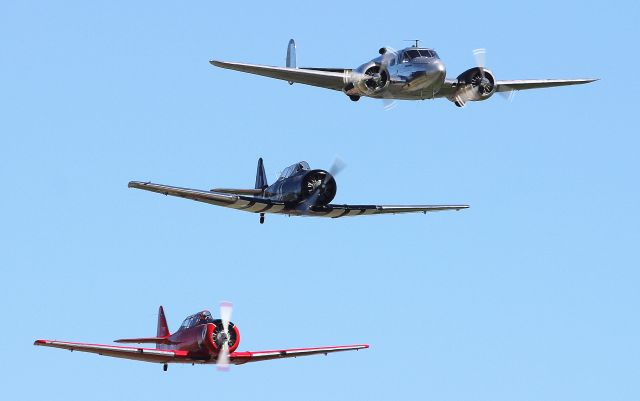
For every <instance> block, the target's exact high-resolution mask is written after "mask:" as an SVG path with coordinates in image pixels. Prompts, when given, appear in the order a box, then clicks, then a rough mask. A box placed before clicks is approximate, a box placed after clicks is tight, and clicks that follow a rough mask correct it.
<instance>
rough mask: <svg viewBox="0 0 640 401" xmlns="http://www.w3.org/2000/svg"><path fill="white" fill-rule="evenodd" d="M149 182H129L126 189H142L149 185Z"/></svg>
mask: <svg viewBox="0 0 640 401" xmlns="http://www.w3.org/2000/svg"><path fill="white" fill-rule="evenodd" d="M150 183H151V181H147V182H142V181H129V184H127V187H128V188H138V189H140V188H143V187H145V186H147V185H148V184H150Z"/></svg>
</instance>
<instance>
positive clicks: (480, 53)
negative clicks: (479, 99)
mask: <svg viewBox="0 0 640 401" xmlns="http://www.w3.org/2000/svg"><path fill="white" fill-rule="evenodd" d="M473 57H474V58H475V60H476V66H478V68H479V69H480V75H481V77H482V82H481V83H480V85H481V86H480V87H479V89H480V90H481V93H486V92H490V91H491V90H492V89H493V84H492V83H491V82H490V81H489V80H488V79H487V78H486V77H485V74H484V70H485V66H486V62H487V50H486V49H475V50H474V51H473ZM487 83H488V85H487ZM474 86H475V84H474ZM498 94H499V95H500V96H502V97H503V98H504V99H505V100H508V101H511V100H513V97H514V96H515V94H516V91H515V89H511V90H510V91H508V92H498Z"/></svg>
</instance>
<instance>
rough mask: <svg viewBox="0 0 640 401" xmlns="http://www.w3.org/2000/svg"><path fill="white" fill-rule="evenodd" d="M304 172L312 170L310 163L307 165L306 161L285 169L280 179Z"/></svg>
mask: <svg viewBox="0 0 640 401" xmlns="http://www.w3.org/2000/svg"><path fill="white" fill-rule="evenodd" d="M303 170H311V167H309V163H307V162H305V161H301V162H299V163H296V164H293V165H291V166H289V167H287V168H285V169H284V170H282V173H281V174H280V178H288V177H291V176H292V175H294V174H295V173H297V172H298V171H303Z"/></svg>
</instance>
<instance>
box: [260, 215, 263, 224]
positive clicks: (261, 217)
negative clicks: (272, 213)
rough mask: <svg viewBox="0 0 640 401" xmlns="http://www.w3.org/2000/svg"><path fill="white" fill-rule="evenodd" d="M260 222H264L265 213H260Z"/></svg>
mask: <svg viewBox="0 0 640 401" xmlns="http://www.w3.org/2000/svg"><path fill="white" fill-rule="evenodd" d="M260 224H264V213H260Z"/></svg>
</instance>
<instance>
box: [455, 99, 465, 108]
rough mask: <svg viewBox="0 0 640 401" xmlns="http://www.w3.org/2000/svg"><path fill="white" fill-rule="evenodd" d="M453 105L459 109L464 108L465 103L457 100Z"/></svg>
mask: <svg viewBox="0 0 640 401" xmlns="http://www.w3.org/2000/svg"><path fill="white" fill-rule="evenodd" d="M453 103H454V104H455V105H456V106H458V107H464V103H462V102H461V101H459V100H456V101H455V102H453Z"/></svg>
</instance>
